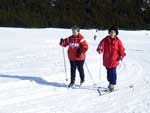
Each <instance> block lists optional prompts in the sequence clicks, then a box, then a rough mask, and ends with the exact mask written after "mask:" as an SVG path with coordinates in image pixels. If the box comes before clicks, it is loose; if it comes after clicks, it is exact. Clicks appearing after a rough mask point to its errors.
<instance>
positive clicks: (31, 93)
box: [0, 28, 150, 113]
mask: <svg viewBox="0 0 150 113" xmlns="http://www.w3.org/2000/svg"><path fill="white" fill-rule="evenodd" d="M17 30H18V31H17ZM2 31H3V32H2ZM64 31H65V32H67V30H63V29H45V30H42V29H41V30H36V29H33V30H26V29H4V28H1V32H0V33H1V35H2V36H3V37H1V38H0V39H1V42H0V46H1V47H0V50H1V56H0V62H1V68H0V94H1V96H0V112H1V113H150V96H149V94H150V88H149V86H150V70H149V67H150V60H149V57H150V54H149V53H148V52H149V48H150V43H149V42H148V39H147V37H146V36H145V31H141V32H139V31H129V32H128V31H121V32H120V36H121V37H123V39H122V40H123V42H125V43H124V45H125V46H126V48H127V49H126V52H127V56H126V58H125V59H124V60H123V61H122V62H120V65H119V66H118V85H117V86H116V88H117V89H118V90H117V91H115V92H112V93H109V94H106V95H103V96H99V95H98V93H97V91H96V89H97V87H98V86H99V85H100V86H102V87H107V84H108V83H107V81H106V71H105V68H104V67H102V62H101V61H100V58H101V57H100V56H98V55H97V53H96V47H97V45H98V43H99V41H100V39H98V40H97V41H94V40H93V39H92V38H91V37H93V36H94V34H95V30H87V31H86V30H81V32H83V34H84V35H85V36H86V37H87V41H88V43H89V46H90V48H89V51H88V53H87V60H86V63H87V64H90V65H88V67H89V69H90V71H91V72H92V76H93V78H94V81H92V80H91V78H90V76H89V75H88V72H87V69H86V67H85V74H86V82H85V84H84V85H85V86H83V87H81V88H75V89H67V88H66V85H67V84H68V83H69V81H68V82H66V81H65V74H64V67H63V66H64V64H63V56H62V48H61V47H59V45H58V43H59V39H60V37H61V36H64V37H67V36H68V35H70V34H65V33H64ZM68 31H69V30H68ZM7 32H9V33H10V34H9V33H8V34H7ZM57 32H58V33H57ZM69 32H70V31H69ZM15 33H17V34H15ZM98 33H99V34H98V36H99V35H100V34H101V35H102V36H103V37H104V36H105V35H107V32H106V31H99V32H98ZM22 35H24V36H22ZM49 35H50V36H49ZM124 35H125V36H124ZM21 36H22V37H21ZM33 36H34V37H35V36H36V37H37V38H33ZM43 36H44V38H43ZM52 36H53V37H54V39H53V38H52ZM131 36H132V37H137V39H138V40H137V39H136V38H131ZM138 36H139V37H138ZM140 36H142V38H140ZM10 37H11V39H10ZM103 37H101V38H103ZM124 37H126V38H124ZM20 38H21V39H22V40H23V41H22V40H21V39H20ZM143 38H144V39H145V40H144V39H143ZM66 52H67V51H66V50H65V53H66ZM93 54H95V56H94V55H93ZM66 63H67V75H68V78H69V76H70V74H69V62H68V59H67V55H66ZM99 64H101V66H99ZM99 68H101V70H100V71H99ZM96 69H97V70H96ZM99 72H100V74H101V76H100V77H99ZM93 82H94V83H96V84H97V86H94V85H93ZM78 83H79V76H78V74H77V77H76V84H78ZM129 86H132V87H130V88H129Z"/></svg>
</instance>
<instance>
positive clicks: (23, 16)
mask: <svg viewBox="0 0 150 113" xmlns="http://www.w3.org/2000/svg"><path fill="white" fill-rule="evenodd" d="M72 25H78V26H79V27H81V28H98V29H107V28H108V27H110V26H117V27H119V28H121V29H150V0H0V26H1V27H23V28H48V27H53V28H70V27H71V26H72Z"/></svg>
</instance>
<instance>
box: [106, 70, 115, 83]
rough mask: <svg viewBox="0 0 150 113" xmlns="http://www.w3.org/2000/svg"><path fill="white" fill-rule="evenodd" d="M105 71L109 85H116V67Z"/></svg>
mask: <svg viewBox="0 0 150 113" xmlns="http://www.w3.org/2000/svg"><path fill="white" fill-rule="evenodd" d="M106 69H107V80H108V82H109V84H112V85H116V81H117V73H116V67H113V68H106Z"/></svg>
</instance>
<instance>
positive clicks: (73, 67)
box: [70, 60, 84, 84]
mask: <svg viewBox="0 0 150 113" xmlns="http://www.w3.org/2000/svg"><path fill="white" fill-rule="evenodd" d="M83 65H84V60H80V61H70V66H71V70H70V71H71V83H73V84H74V82H75V77H76V68H77V69H78V71H79V75H80V82H84V69H83Z"/></svg>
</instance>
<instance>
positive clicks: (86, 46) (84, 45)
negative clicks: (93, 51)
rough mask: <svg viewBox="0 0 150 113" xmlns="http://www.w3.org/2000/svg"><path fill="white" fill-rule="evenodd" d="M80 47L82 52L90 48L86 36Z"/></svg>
mask: <svg viewBox="0 0 150 113" xmlns="http://www.w3.org/2000/svg"><path fill="white" fill-rule="evenodd" d="M80 47H81V49H82V53H85V52H86V51H87V50H88V44H87V42H86V40H85V39H84V38H83V39H82V40H81V41H80Z"/></svg>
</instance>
